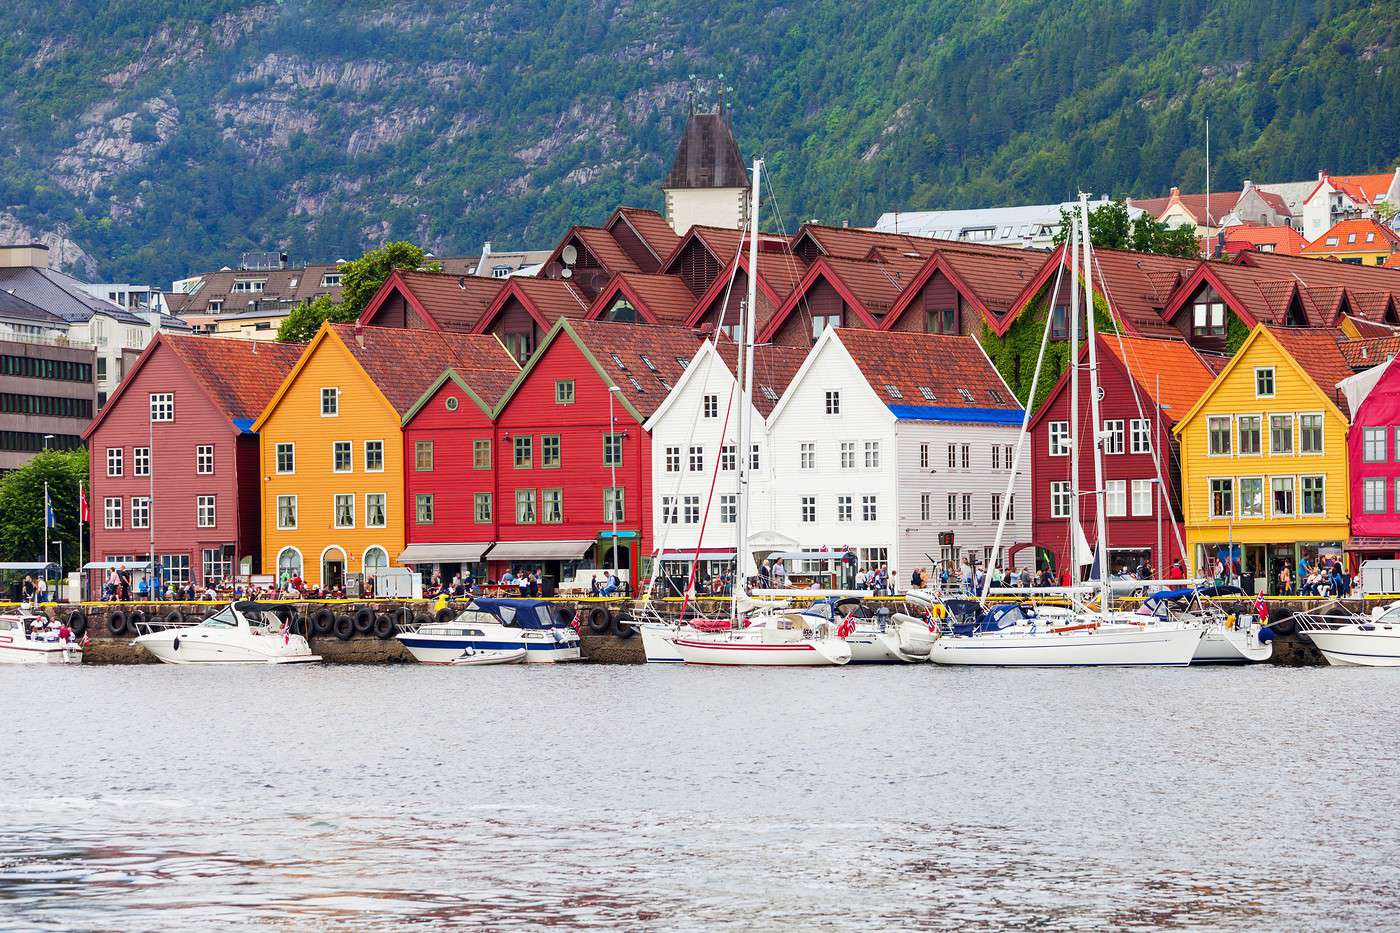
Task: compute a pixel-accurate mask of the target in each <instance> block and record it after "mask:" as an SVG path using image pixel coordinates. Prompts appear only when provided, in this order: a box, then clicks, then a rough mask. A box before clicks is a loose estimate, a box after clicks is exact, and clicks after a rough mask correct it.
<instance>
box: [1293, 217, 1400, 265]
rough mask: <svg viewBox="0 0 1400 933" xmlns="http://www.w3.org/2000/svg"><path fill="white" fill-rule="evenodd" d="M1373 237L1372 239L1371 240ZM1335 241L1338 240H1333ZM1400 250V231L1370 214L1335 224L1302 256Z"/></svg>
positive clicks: (1304, 249)
mask: <svg viewBox="0 0 1400 933" xmlns="http://www.w3.org/2000/svg"><path fill="white" fill-rule="evenodd" d="M1368 238H1369V239H1368ZM1333 240H1335V241H1336V242H1332V241H1333ZM1397 249H1400V234H1396V232H1395V231H1394V230H1391V229H1390V228H1389V227H1384V226H1381V225H1380V224H1378V223H1376V222H1375V221H1374V220H1371V219H1370V218H1367V217H1354V218H1352V219H1350V220H1342V221H1338V222H1337V223H1335V224H1333V225H1332V229H1330V230H1328V231H1327V232H1326V233H1324V234H1323V235H1322V236H1320V237H1318V238H1317V239H1316V240H1313V241H1312V242H1311V243H1309V244H1308V245H1307V246H1304V247H1303V249H1302V251H1301V255H1303V256H1319V255H1323V256H1326V255H1331V254H1332V253H1363V252H1380V251H1381V250H1389V251H1390V252H1394V251H1395V250H1397Z"/></svg>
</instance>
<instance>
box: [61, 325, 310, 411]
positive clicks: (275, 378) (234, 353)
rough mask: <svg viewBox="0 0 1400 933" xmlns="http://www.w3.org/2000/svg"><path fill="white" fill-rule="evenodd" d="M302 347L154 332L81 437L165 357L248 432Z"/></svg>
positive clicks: (298, 344)
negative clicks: (148, 366)
mask: <svg viewBox="0 0 1400 933" xmlns="http://www.w3.org/2000/svg"><path fill="white" fill-rule="evenodd" d="M305 349H306V344H301V343H274V342H272V341H262V340H232V339H222V338H218V337H191V336H185V335H177V334H167V333H162V332H157V333H156V335H155V338H154V339H153V340H152V341H151V342H150V343H149V344H148V345H147V346H146V349H145V350H144V351H143V352H142V353H141V356H140V357H139V358H138V359H137V361H136V363H135V365H134V366H132V367H131V370H130V371H129V372H128V373H127V374H126V377H125V378H124V379H122V382H121V385H119V386H117V391H116V392H114V393H112V397H111V398H109V399H108V400H107V404H106V405H104V406H102V409H101V410H100V411H98V413H97V417H96V418H94V419H93V421H92V423H91V424H89V425H88V426H87V429H86V430H84V431H83V437H87V436H89V435H91V434H92V432H93V431H96V430H97V427H98V425H100V424H101V423H102V421H103V420H104V419H105V418H106V417H107V415H108V414H109V413H110V412H112V411H115V410H116V408H117V403H118V402H120V401H121V399H122V397H123V396H124V395H125V394H126V389H127V386H129V385H131V384H132V383H133V382H134V381H135V379H136V374H137V373H139V372H140V371H141V370H142V369H143V368H145V365H146V363H147V361H148V360H150V359H151V357H152V356H153V355H154V354H156V353H157V352H165V353H169V354H170V355H172V356H173V357H174V358H175V359H177V360H179V361H180V363H181V365H182V366H184V368H185V369H186V370H187V371H188V372H189V375H190V378H191V379H193V380H194V382H195V384H196V385H198V386H199V387H200V388H201V389H202V390H203V391H204V394H205V395H206V396H208V398H209V401H210V402H212V403H213V404H214V407H215V408H217V409H218V410H219V411H220V412H221V413H222V414H223V416H224V419H225V420H226V421H228V423H229V424H231V425H233V426H234V427H235V428H237V429H238V430H239V431H248V430H250V429H251V426H252V423H253V421H255V420H256V419H257V417H258V416H259V415H260V414H261V413H262V410H263V409H264V408H265V407H266V406H267V404H268V402H269V401H271V399H272V397H273V395H274V394H275V393H276V392H277V389H278V386H280V385H281V384H282V381H283V380H284V379H285V378H286V377H287V374H288V373H290V372H291V371H292V367H294V366H295V365H296V363H297V360H298V359H299V358H300V357H301V354H302V351H303V350H305Z"/></svg>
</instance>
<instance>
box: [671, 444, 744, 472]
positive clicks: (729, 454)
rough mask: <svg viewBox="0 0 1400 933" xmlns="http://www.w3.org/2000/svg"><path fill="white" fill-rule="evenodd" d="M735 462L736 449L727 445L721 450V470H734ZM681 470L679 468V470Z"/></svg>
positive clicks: (731, 445)
mask: <svg viewBox="0 0 1400 933" xmlns="http://www.w3.org/2000/svg"><path fill="white" fill-rule="evenodd" d="M734 461H735V447H734V445H733V444H725V445H724V446H723V447H721V448H720V449H719V468H720V469H721V470H733V469H734ZM677 469H679V468H677Z"/></svg>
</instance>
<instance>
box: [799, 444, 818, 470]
mask: <svg viewBox="0 0 1400 933" xmlns="http://www.w3.org/2000/svg"><path fill="white" fill-rule="evenodd" d="M797 462H798V469H801V470H815V469H816V468H817V445H816V442H815V441H803V442H802V443H801V444H799V445H798V448H797Z"/></svg>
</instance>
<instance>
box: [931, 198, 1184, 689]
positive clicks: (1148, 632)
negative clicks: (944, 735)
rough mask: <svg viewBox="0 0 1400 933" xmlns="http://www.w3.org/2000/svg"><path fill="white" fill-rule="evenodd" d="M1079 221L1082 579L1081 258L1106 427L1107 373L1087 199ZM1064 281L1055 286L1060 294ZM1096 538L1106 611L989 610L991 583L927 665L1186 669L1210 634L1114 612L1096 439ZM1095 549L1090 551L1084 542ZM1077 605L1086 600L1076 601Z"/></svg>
mask: <svg viewBox="0 0 1400 933" xmlns="http://www.w3.org/2000/svg"><path fill="white" fill-rule="evenodd" d="M1079 207H1080V209H1079V216H1078V218H1077V219H1076V220H1075V222H1074V224H1073V226H1072V227H1071V229H1070V236H1069V239H1068V245H1069V249H1070V276H1071V278H1070V347H1069V365H1070V455H1071V456H1070V502H1071V507H1070V510H1069V511H1070V540H1071V542H1073V543H1074V545H1075V546H1074V550H1075V551H1076V554H1075V556H1074V558H1073V563H1074V565H1075V569H1076V572H1077V570H1078V568H1079V566H1081V564H1080V560H1081V555H1080V554H1079V553H1078V552H1079V551H1080V549H1081V547H1082V546H1083V545H1081V544H1080V543H1079V542H1080V541H1081V540H1082V539H1083V537H1084V536H1083V530H1082V528H1081V527H1080V508H1079V502H1080V499H1079V496H1080V490H1079V451H1080V444H1079V434H1080V419H1079V370H1080V367H1081V363H1080V362H1079V337H1080V335H1079V320H1080V318H1079V315H1080V306H1081V302H1080V289H1079V285H1080V279H1079V268H1080V265H1079V263H1080V253H1081V250H1082V253H1083V268H1084V270H1085V286H1086V287H1085V293H1086V294H1085V296H1084V301H1083V307H1084V310H1085V314H1084V318H1085V321H1086V322H1087V325H1086V329H1087V340H1088V357H1089V360H1088V363H1089V399H1090V402H1089V404H1090V423H1091V424H1093V425H1095V426H1097V425H1099V424H1101V421H1100V417H1099V401H1100V395H1099V392H1100V387H1099V371H1098V347H1097V344H1098V340H1097V339H1096V331H1097V325H1096V322H1095V320H1094V305H1093V294H1094V292H1093V276H1092V272H1091V271H1090V270H1092V269H1093V253H1092V246H1091V245H1090V242H1089V221H1088V217H1089V212H1088V196H1087V195H1084V194H1081V195H1080V198H1079ZM1058 289H1059V281H1058V278H1057V280H1056V290H1055V291H1054V292H1052V294H1058ZM1052 319H1053V316H1052V315H1047V316H1046V322H1045V333H1044V335H1043V336H1042V337H1041V343H1040V354H1039V358H1038V359H1037V361H1036V368H1035V372H1034V374H1033V375H1032V377H1031V389H1030V398H1031V399H1034V398H1035V393H1036V387H1037V385H1038V384H1039V379H1040V371H1041V367H1042V365H1043V364H1044V361H1045V350H1046V347H1047V345H1048V343H1049V339H1050V328H1051V322H1052ZM1030 418H1031V406H1030V405H1029V404H1027V406H1026V411H1025V415H1024V417H1023V419H1022V422H1021V432H1020V435H1019V437H1018V438H1017V444H1016V451H1015V454H1014V460H1013V464H1012V469H1011V474H1010V476H1009V477H1008V479H1007V490H1006V495H1007V496H1008V497H1009V496H1010V495H1011V494H1012V493H1013V492H1014V484H1015V480H1016V475H1017V474H1018V472H1019V471H1020V466H1021V455H1022V452H1023V450H1024V448H1025V441H1026V437H1027V429H1028V427H1029V425H1030ZM1094 434H1095V436H1094V444H1093V449H1094V490H1093V492H1092V495H1093V497H1094V504H1095V523H1094V530H1095V532H1096V535H1097V538H1098V541H1097V543H1096V547H1095V549H1094V552H1093V554H1094V557H1093V564H1094V567H1095V570H1096V576H1097V582H1098V586H1097V587H1096V589H1097V590H1098V591H1099V598H1098V604H1097V605H1092V604H1088V603H1085V602H1082V601H1077V602H1076V604H1075V606H1074V608H1073V611H1072V613H1069V614H1059V613H1056V614H1054V615H1053V616H1042V615H1041V614H1040V613H1039V612H1038V611H1037V609H1036V608H1035V607H1034V606H1032V605H1020V604H1009V605H1007V604H1003V605H997V606H992V607H990V608H988V604H987V595H988V590H989V588H990V586H991V578H990V576H989V577H988V578H987V581H986V584H985V585H984V586H983V589H982V592H981V594H980V598H979V600H978V602H979V604H980V607H981V612H980V613H978V614H977V616H976V618H975V619H974V620H972V621H971V622H966V621H965V622H962V623H960V624H959V623H953V624H947V623H945V624H944V625H943V626H942V629H941V631H940V637H939V638H938V639H936V640H935V641H934V643H933V646H932V648H931V650H930V652H929V660H931V661H933V662H934V663H935V664H945V665H972V666H979V665H987V666H998V667H1023V666H1035V667H1041V666H1079V665H1082V666H1159V665H1166V666H1185V665H1187V664H1190V663H1191V659H1192V657H1193V656H1194V655H1195V653H1196V650H1197V648H1198V647H1199V645H1200V642H1201V638H1202V636H1203V634H1204V632H1205V629H1204V628H1202V627H1200V626H1189V625H1185V624H1182V623H1181V622H1180V621H1179V620H1173V619H1164V620H1157V619H1150V618H1135V617H1134V616H1132V615H1130V614H1127V613H1115V612H1113V611H1112V609H1111V606H1112V598H1113V593H1112V585H1111V582H1110V575H1109V573H1108V572H1107V571H1108V566H1107V564H1108V560H1107V558H1108V554H1109V550H1108V529H1107V522H1106V515H1105V511H1106V509H1105V501H1104V475H1103V472H1104V471H1103V446H1102V444H1101V442H1100V441H1099V438H1098V437H1097V430H1095V432H1094ZM1005 531H1006V516H1005V515H1004V514H1003V515H1002V516H1001V518H1000V520H999V521H998V523H997V533H996V539H995V543H994V544H993V551H992V552H993V553H994V554H995V553H999V552H1000V549H1001V542H1002V538H1003V536H1004V534H1005ZM1085 543H1087V542H1085ZM1075 595H1076V598H1078V596H1079V594H1078V593H1076V594H1075Z"/></svg>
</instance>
